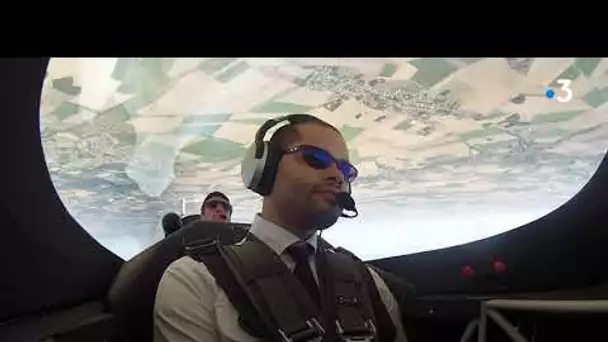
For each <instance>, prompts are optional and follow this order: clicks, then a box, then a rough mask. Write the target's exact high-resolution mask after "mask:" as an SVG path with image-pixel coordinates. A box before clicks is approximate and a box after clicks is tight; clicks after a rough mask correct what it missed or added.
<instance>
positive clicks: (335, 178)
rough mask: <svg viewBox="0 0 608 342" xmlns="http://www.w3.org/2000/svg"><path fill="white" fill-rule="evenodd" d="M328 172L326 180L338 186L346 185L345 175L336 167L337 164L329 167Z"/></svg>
mask: <svg viewBox="0 0 608 342" xmlns="http://www.w3.org/2000/svg"><path fill="white" fill-rule="evenodd" d="M329 170H330V171H328V175H327V177H326V179H327V180H328V181H332V182H335V183H336V184H337V185H339V186H342V184H344V181H345V179H344V174H343V173H342V171H340V169H338V166H336V164H335V163H334V164H333V166H330V167H329Z"/></svg>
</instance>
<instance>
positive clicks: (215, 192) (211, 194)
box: [203, 191, 230, 207]
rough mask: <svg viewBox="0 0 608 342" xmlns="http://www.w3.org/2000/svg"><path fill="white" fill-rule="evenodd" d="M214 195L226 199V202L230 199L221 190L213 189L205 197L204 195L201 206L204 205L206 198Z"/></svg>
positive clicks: (208, 198)
mask: <svg viewBox="0 0 608 342" xmlns="http://www.w3.org/2000/svg"><path fill="white" fill-rule="evenodd" d="M214 197H220V198H223V199H225V200H226V202H228V203H230V199H229V198H228V196H226V195H225V194H224V193H223V192H219V191H213V192H210V193H209V194H208V195H207V197H205V200H204V201H203V207H204V206H205V203H207V201H208V200H210V199H212V198H214Z"/></svg>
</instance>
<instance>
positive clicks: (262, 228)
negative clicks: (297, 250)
mask: <svg viewBox="0 0 608 342" xmlns="http://www.w3.org/2000/svg"><path fill="white" fill-rule="evenodd" d="M249 232H250V233H251V234H253V235H255V236H256V237H257V238H258V239H260V240H261V241H262V242H264V243H265V244H266V245H267V246H268V247H270V249H272V250H273V251H274V252H275V253H277V254H278V255H281V254H283V252H284V251H285V250H286V249H287V248H288V247H289V246H291V245H293V244H294V243H296V242H298V241H300V238H299V237H297V236H296V235H294V234H293V233H292V232H290V231H288V230H287V229H283V228H282V227H280V226H277V225H276V224H274V223H272V222H270V221H268V220H266V219H264V218H263V217H262V216H261V215H260V214H257V215H256V216H255V218H254V219H253V223H252V224H251V228H250V229H249ZM306 242H307V243H308V244H310V245H311V246H312V247H313V249H314V250H316V249H317V234H313V235H312V236H311V237H310V238H308V239H307V240H306Z"/></svg>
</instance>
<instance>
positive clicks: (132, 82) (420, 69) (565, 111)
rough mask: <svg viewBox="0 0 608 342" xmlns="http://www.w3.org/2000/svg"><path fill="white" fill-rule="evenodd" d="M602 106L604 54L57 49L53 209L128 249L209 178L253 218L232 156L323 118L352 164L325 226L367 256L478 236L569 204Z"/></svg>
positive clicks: (47, 120) (242, 214)
mask: <svg viewBox="0 0 608 342" xmlns="http://www.w3.org/2000/svg"><path fill="white" fill-rule="evenodd" d="M560 80H567V81H569V84H567V87H566V88H567V89H568V90H569V91H570V92H571V96H570V95H569V94H568V93H569V91H568V90H566V88H564V83H563V82H562V83H560V82H559V81H560ZM548 90H551V91H552V92H553V94H552V96H548ZM549 95H551V94H550V92H549ZM567 97H570V98H567ZM560 99H561V100H560ZM564 99H566V101H563V100H564ZM607 101H608V60H606V59H599V58H551V59H549V58H488V59H472V58H415V59H414V58H392V59H388V58H386V59H346V58H345V59H329V58H328V59H309V58H301V59H271V58H264V59H248V58H244V59H236V58H186V59H181V58H119V59H116V58H114V59H53V60H51V63H50V66H49V69H48V73H47V77H46V79H45V83H44V89H43V95H42V106H41V132H42V141H43V145H44V151H45V155H46V159H47V164H48V167H49V170H50V173H51V177H52V179H53V182H54V184H55V187H56V188H57V191H58V192H59V194H60V197H61V199H62V201H63V203H64V205H65V206H66V207H67V208H68V209H69V211H70V213H71V214H72V215H73V216H74V217H75V218H76V219H77V220H78V222H79V223H80V224H81V225H82V226H83V227H84V228H85V229H86V230H87V231H88V232H89V233H90V234H91V235H93V236H94V237H95V238H96V239H97V240H99V241H100V242H101V243H102V244H104V245H105V246H106V247H107V248H109V249H110V250H112V251H113V252H115V253H117V254H118V255H120V256H122V257H125V258H128V257H130V256H132V255H134V254H136V253H137V252H139V251H141V250H142V249H144V248H145V247H147V246H149V245H151V244H152V243H154V242H155V241H157V240H158V239H160V238H161V237H162V232H161V228H160V226H159V222H160V218H161V217H162V216H163V215H164V214H165V213H167V212H170V211H175V212H178V213H181V212H182V210H183V209H184V208H185V209H186V212H187V213H197V212H198V206H199V205H200V202H201V201H202V199H203V198H204V196H205V195H206V194H207V192H209V191H211V190H220V191H223V192H225V193H226V194H227V195H228V196H230V197H231V200H232V202H233V205H234V208H235V212H234V216H233V219H234V220H236V221H240V222H250V221H251V220H252V218H253V215H254V214H255V213H256V212H257V211H258V210H259V208H260V204H261V200H260V198H259V197H258V196H256V195H254V194H253V193H251V192H249V191H247V190H246V189H245V188H244V187H243V185H242V183H241V181H240V165H239V163H240V159H241V157H242V156H243V154H244V151H245V149H246V148H247V146H248V145H249V144H250V143H251V142H252V141H253V135H254V134H255V131H256V130H257V128H258V126H259V125H260V124H261V123H263V122H264V121H265V120H266V119H268V118H271V117H275V116H279V115H283V114H288V113H308V114H313V115H316V116H319V117H321V118H323V119H324V120H326V121H328V122H330V123H332V124H333V125H335V126H336V127H337V128H339V129H340V130H341V131H342V133H343V135H344V137H345V138H346V139H347V141H348V144H349V148H350V151H351V158H352V161H353V162H354V164H355V165H356V166H357V167H358V169H359V171H360V172H359V174H360V176H359V178H358V180H357V181H356V183H355V184H353V191H354V197H355V199H356V200H357V204H358V207H359V212H360V216H359V218H357V219H356V220H352V221H340V222H339V223H338V224H337V225H336V226H335V227H334V228H332V229H331V230H329V231H327V237H328V238H329V240H330V241H332V242H334V243H336V244H339V245H343V246H345V247H347V248H349V249H351V250H353V251H354V252H356V253H357V254H359V255H360V256H362V257H364V258H367V259H371V258H380V257H386V256H392V255H400V254H407V253H413V252H419V251H424V250H430V249H435V248H441V247H447V246H451V245H455V244H460V243H465V242H469V241H473V240H476V239H480V238H484V237H488V236H491V235H494V234H498V233H501V232H504V231H507V230H510V229H513V228H516V227H518V226H521V225H523V224H526V223H528V222H530V221H532V220H535V219H537V218H539V217H542V216H543V215H545V214H547V213H549V212H550V211H552V210H554V209H555V208H557V207H558V206H560V205H561V204H563V203H565V202H566V201H567V200H569V199H570V198H571V197H572V196H573V195H574V194H576V193H577V192H578V191H579V190H580V189H581V188H582V187H583V186H584V184H585V183H586V182H587V181H588V180H589V178H590V177H591V175H592V174H593V172H594V171H595V170H596V169H597V166H598V165H599V162H600V161H601V159H602V157H603V155H604V153H605V152H606V148H608V125H607V122H608V105H607V104H606V103H607Z"/></svg>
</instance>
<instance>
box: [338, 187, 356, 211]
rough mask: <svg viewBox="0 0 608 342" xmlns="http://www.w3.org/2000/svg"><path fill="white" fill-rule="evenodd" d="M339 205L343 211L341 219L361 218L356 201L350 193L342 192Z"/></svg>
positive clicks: (339, 196)
mask: <svg viewBox="0 0 608 342" xmlns="http://www.w3.org/2000/svg"><path fill="white" fill-rule="evenodd" d="M338 205H339V206H340V209H342V213H341V214H340V216H341V217H345V218H355V217H357V216H359V212H358V211H357V207H356V206H355V200H354V199H353V197H352V196H351V195H350V194H349V193H348V192H345V191H342V192H340V193H339V194H338ZM345 210H346V212H345ZM349 212H351V213H349Z"/></svg>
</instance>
